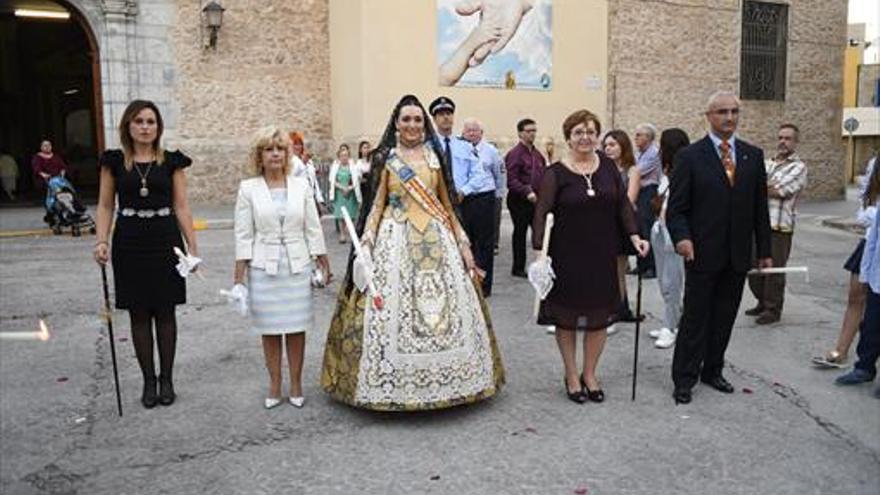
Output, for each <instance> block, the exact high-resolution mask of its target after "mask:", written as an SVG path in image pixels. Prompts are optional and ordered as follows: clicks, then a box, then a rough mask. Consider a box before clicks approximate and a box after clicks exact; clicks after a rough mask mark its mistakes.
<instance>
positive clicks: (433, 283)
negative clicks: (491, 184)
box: [321, 147, 504, 410]
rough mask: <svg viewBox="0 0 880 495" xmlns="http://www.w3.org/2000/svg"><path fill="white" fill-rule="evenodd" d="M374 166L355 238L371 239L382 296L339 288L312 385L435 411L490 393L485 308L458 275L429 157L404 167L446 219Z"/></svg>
mask: <svg viewBox="0 0 880 495" xmlns="http://www.w3.org/2000/svg"><path fill="white" fill-rule="evenodd" d="M405 165H406V164H404V163H403V162H402V161H400V158H398V157H397V156H396V155H395V154H394V153H393V152H392V153H391V154H390V155H389V159H388V163H387V164H386V166H385V168H384V169H383V170H382V172H381V177H380V182H379V188H378V190H377V192H376V198H375V201H374V202H373V206H372V209H371V211H370V212H369V216H368V218H367V221H366V224H365V227H364V235H366V236H372V238H373V239H375V247H374V249H373V252H372V257H373V265H374V270H373V282H374V285H375V287H376V288H377V290H378V291H379V293H380V294H381V296H382V298H383V300H384V306H383V308H382V309H381V310H377V309H375V308H374V307H373V305H372V304H371V303H370V300H371V294H365V293H362V292H360V291H359V290H358V289H357V288H356V287H351V288H350V290H348V288H347V287H345V284H343V287H342V288H341V289H340V291H339V296H338V299H337V304H336V310H335V313H334V315H333V320H332V322H331V324H330V330H329V332H328V335H327V344H326V347H325V350H324V365H323V370H322V374H321V386H322V387H323V388H324V390H325V391H327V393H329V394H330V395H331V396H332V397H333V398H334V399H336V400H339V401H341V402H344V403H346V404H350V405H352V406H355V407H361V408H366V409H374V410H425V409H441V408H446V407H452V406H456V405H459V404H466V403H471V402H477V401H479V400H482V399H485V398H488V397H491V396H493V395H495V394H496V393H497V392H498V391H499V390H500V387H501V385H502V384H503V383H504V369H503V366H502V364H501V356H500V354H499V352H498V347H497V344H496V341H495V335H494V332H493V331H492V323H491V319H490V317H489V310H488V306H487V305H486V303H485V301H484V300H483V299H482V295H480V290H479V285H478V284H475V282H474V281H473V280H472V279H471V277H470V276H468V274H467V271H466V269H465V267H464V263H463V261H462V257H461V253H460V251H459V245H462V246H463V247H464V248H465V249H469V248H468V247H467V236H466V235H465V233H464V230H463V229H462V228H461V225H459V223H458V221H457V219H456V218H455V215H454V214H453V213H452V205H451V204H450V202H449V197H448V195H447V194H446V187H445V186H444V184H443V178H442V174H441V170H440V164H439V162H438V160H437V158H436V155H435V154H434V153H433V152H432V151H430V150H429V149H428V148H427V147H425V162H424V163H421V164H415V165H412V166H411V167H410V169H411V170H412V171H413V172H415V175H417V176H418V178H419V179H421V181H422V182H423V183H424V185H425V186H426V188H427V189H428V190H430V191H431V192H432V193H434V194H435V195H436V197H437V199H439V201H440V203H441V204H442V207H443V209H444V210H445V211H446V212H447V214H448V215H449V217H450V218H451V226H452V230H450V228H448V227H447V223H446V222H444V221H442V220H441V219H439V218H437V217H435V216H432V215H431V214H430V213H428V211H426V209H425V208H423V204H422V203H420V202H419V201H417V200H415V199H414V198H412V197H411V196H410V195H409V193H408V192H407V191H406V190H405V189H404V186H403V184H402V182H401V180H400V178H399V177H398V175H397V174H396V173H395V172H394V171H392V170H391V169H390V168H389V167H390V166H396V167H401V166H405Z"/></svg>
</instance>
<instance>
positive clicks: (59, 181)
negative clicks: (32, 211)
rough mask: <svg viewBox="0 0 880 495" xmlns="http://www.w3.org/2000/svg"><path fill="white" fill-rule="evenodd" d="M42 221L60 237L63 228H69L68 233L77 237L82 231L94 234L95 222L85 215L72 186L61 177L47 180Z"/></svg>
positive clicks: (84, 209) (84, 210)
mask: <svg viewBox="0 0 880 495" xmlns="http://www.w3.org/2000/svg"><path fill="white" fill-rule="evenodd" d="M43 220H44V221H45V222H46V223H48V224H49V226H50V227H52V233H54V234H55V235H60V234H61V233H62V232H63V231H64V227H70V233H71V235H73V236H74V237H79V236H80V234H81V233H82V229H88V230H89V232H90V233H92V234H94V233H95V221H94V220H92V217H91V215H89V214H88V213H86V207H85V206H83V205H82V203H81V202H80V200H79V197H78V196H77V194H76V189H74V188H73V184H71V183H70V181H69V180H67V178H66V177H64V176H63V175H56V176H55V177H52V178H51V179H49V182H48V184H47V187H46V216H44V217H43Z"/></svg>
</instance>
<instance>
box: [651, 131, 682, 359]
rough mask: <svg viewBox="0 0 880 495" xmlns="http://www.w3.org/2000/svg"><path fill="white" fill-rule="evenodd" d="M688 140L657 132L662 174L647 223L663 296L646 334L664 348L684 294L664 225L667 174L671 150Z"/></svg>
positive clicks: (674, 329) (674, 328)
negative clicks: (656, 324)
mask: <svg viewBox="0 0 880 495" xmlns="http://www.w3.org/2000/svg"><path fill="white" fill-rule="evenodd" d="M689 144H691V141H690V139H689V138H688V135H687V133H685V132H684V131H683V130H681V129H675V128H673V129H666V130H665V131H663V132H662V133H661V134H660V163H661V164H663V174H662V175H661V176H660V185H659V186H658V187H657V196H656V197H655V198H654V200H653V201H652V203H651V206H652V208H653V209H654V216H655V218H656V220H655V221H654V225H653V226H652V227H651V245H652V246H653V247H654V262H655V264H656V265H657V285H659V286H660V295H661V296H662V297H663V306H664V316H663V327H661V328H659V329H657V330H651V331H650V332H648V334H649V335H650V336H651V337H653V338H655V339H657V340H656V341H654V347H657V348H658V349H668V348H670V347H672V346H673V345H675V336H676V335H677V334H678V321H679V320H680V319H681V310H682V303H683V301H682V298H683V297H684V259H683V258H682V257H681V256H679V255H678V253H676V252H675V244H674V243H673V242H672V237H670V236H669V230H667V229H666V204H667V203H668V202H669V177H671V176H672V168H673V163H674V159H675V154H676V153H678V151H679V150H680V149H682V148H684V147H686V146H688V145H689Z"/></svg>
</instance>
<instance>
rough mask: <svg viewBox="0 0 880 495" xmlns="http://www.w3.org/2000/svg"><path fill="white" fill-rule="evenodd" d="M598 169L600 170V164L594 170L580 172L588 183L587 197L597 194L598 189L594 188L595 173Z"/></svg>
mask: <svg viewBox="0 0 880 495" xmlns="http://www.w3.org/2000/svg"><path fill="white" fill-rule="evenodd" d="M588 167H589V166H588ZM572 168H574V167H572ZM575 170H576V169H575ZM597 170H599V167H598V164H597V166H596V168H595V169H593V171H592V172H579V173H580V175H581V176H582V177H583V178H584V182H586V183H587V197H589V198H592V197H595V196H596V189H595V188H593V174H595V173H596V171H597Z"/></svg>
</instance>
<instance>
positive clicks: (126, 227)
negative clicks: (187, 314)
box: [99, 150, 192, 309]
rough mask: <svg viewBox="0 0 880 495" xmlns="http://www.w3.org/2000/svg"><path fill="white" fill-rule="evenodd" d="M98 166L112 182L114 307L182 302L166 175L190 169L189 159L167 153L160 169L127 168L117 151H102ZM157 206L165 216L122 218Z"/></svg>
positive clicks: (179, 239)
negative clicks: (144, 181)
mask: <svg viewBox="0 0 880 495" xmlns="http://www.w3.org/2000/svg"><path fill="white" fill-rule="evenodd" d="M99 163H100V165H101V166H102V167H107V168H108V169H110V172H111V173H112V174H113V177H114V178H115V180H116V194H117V198H118V204H117V215H116V227H115V229H114V231H113V243H112V250H111V258H112V263H113V280H114V285H115V289H116V307H117V308H119V309H154V308H163V307H168V306H174V305H176V304H183V303H185V302H186V283H185V280H184V278H183V277H181V276H180V275H179V274H178V273H177V269H176V268H175V265H176V264H177V255H176V254H175V253H174V247H175V246H176V247H178V248H180V249H181V250H183V239H182V237H181V235H180V229H179V228H178V225H177V217H175V216H174V210H173V205H172V180H171V176H172V174H174V172H175V171H176V170H177V169H182V168H185V167H188V166H190V164H192V160H190V159H189V157H187V156H186V155H184V154H183V153H180V152H179V151H172V152H168V151H166V152H165V160H164V163H162V164H161V165H159V164H157V163H155V162H154V163H153V164H152V167H150V164H148V163H135V164H134V165H133V166H132V168H131V170H126V169H125V163H124V156H123V154H122V151H121V150H107V151H105V152H104V153H103V154H102V155H101V159H100V162H99ZM136 167H137V168H138V169H139V170H140V172H141V173H143V174H146V179H147V188H148V189H149V194H148V195H147V196H146V197H141V195H140V189H141V176H140V174H139V173H138V170H136ZM148 168H149V173H147V169H148ZM162 208H168V209H169V210H170V214H169V215H167V216H159V215H155V216H153V217H151V218H144V217H141V216H138V215H134V216H125V215H123V214H122V211H123V210H125V209H132V210H136V211H142V210H154V211H157V210H160V209H162Z"/></svg>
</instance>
